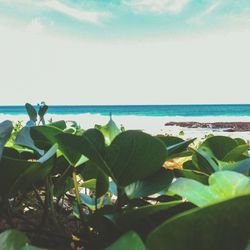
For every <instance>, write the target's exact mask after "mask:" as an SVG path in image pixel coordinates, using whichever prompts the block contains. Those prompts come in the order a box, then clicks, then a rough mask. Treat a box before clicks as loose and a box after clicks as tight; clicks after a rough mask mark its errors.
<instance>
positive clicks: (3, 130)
mask: <svg viewBox="0 0 250 250" xmlns="http://www.w3.org/2000/svg"><path fill="white" fill-rule="evenodd" d="M12 130H13V124H12V122H11V121H8V120H6V121H4V122H2V123H0V160H1V158H2V153H3V148H4V145H5V144H6V142H7V141H8V140H9V138H10V135H11V132H12Z"/></svg>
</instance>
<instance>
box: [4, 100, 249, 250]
mask: <svg viewBox="0 0 250 250" xmlns="http://www.w3.org/2000/svg"><path fill="white" fill-rule="evenodd" d="M26 109H27V112H28V115H29V117H30V121H29V122H28V123H27V125H26V126H25V127H23V128H22V129H21V130H20V131H19V130H18V132H17V131H14V133H15V138H16V139H15V141H14V143H8V140H11V139H9V138H13V137H12V135H13V134H11V132H12V130H13V125H12V123H11V122H10V121H5V122H3V123H1V124H0V158H1V161H0V209H1V213H2V214H4V215H6V217H8V218H9V220H11V217H12V216H14V215H15V211H17V210H18V209H19V210H20V208H19V207H18V206H17V205H16V203H17V202H16V201H18V200H19V199H24V200H22V203H25V201H29V196H32V195H33V196H34V194H35V197H36V199H37V203H39V204H40V209H41V210H42V213H40V214H41V215H40V216H41V218H37V220H38V221H42V223H40V224H39V223H38V225H37V226H35V227H34V229H33V230H34V231H35V230H37V231H38V232H39V233H40V232H42V230H41V227H42V228H43V229H44V228H45V226H46V225H47V226H48V225H49V226H50V227H52V231H50V233H53V230H54V231H55V232H56V234H60V236H61V237H65V238H67V237H68V236H69V235H68V234H67V233H66V228H64V227H63V226H62V225H63V223H62V221H61V218H62V216H63V215H65V214H67V213H68V210H67V206H70V207H71V208H72V209H71V210H70V216H71V217H72V218H74V220H75V221H77V222H79V223H80V224H81V228H82V229H81V230H80V231H79V232H77V233H78V234H77V235H78V236H77V238H78V241H79V242H80V243H81V244H82V246H84V247H85V248H86V249H104V248H107V249H112V250H114V249H141V250H143V249H149V250H150V249H170V250H175V249H192V250H193V249H194V250H195V249H197V250H198V249H199V250H200V249H232V250H233V249H237V250H245V249H246V248H247V245H248V243H249V240H250V227H249V219H250V217H249V209H250V179H249V169H250V158H249V153H248V149H249V145H248V144H247V143H246V142H245V141H244V140H242V139H232V138H230V137H224V136H211V137H208V138H207V139H205V141H204V142H202V143H201V144H200V145H199V146H198V147H197V148H195V147H194V145H193V141H194V139H190V140H187V141H185V140H183V139H181V138H178V137H153V136H151V135H148V134H146V133H143V132H141V131H133V130H130V131H121V130H120V129H119V128H118V127H117V126H116V125H115V123H114V121H113V120H112V119H110V121H109V122H108V124H107V125H105V126H100V125H98V126H96V128H93V129H88V130H86V131H84V130H82V129H81V128H80V127H79V126H68V125H67V123H66V122H65V121H58V122H55V123H49V124H45V119H44V114H45V113H46V111H47V106H44V105H43V106H42V107H40V109H39V111H38V112H37V111H36V110H35V109H34V108H33V107H32V106H31V105H30V104H26ZM38 117H39V118H38ZM37 120H38V121H37ZM40 124H42V125H40ZM180 159H181V160H182V162H183V164H182V166H181V167H178V168H171V169H169V168H167V167H166V166H167V163H169V162H171V163H173V162H175V161H178V160H180ZM163 166H165V167H163ZM25 199H26V200H25ZM22 209H24V208H22ZM72 234H73V232H72ZM32 243H33V244H36V242H32ZM45 243H46V242H45ZM68 243H69V242H68ZM80 243H79V244H80ZM29 244H30V242H29V239H28V238H27V236H25V234H23V233H21V232H19V231H16V230H15V229H13V230H8V231H5V232H2V233H1V234H0V245H1V246H4V247H5V248H4V247H2V248H1V249H13V250H15V249H38V248H35V247H32V246H30V245H29ZM39 246H41V244H40V245H39ZM44 246H45V247H48V246H47V245H44Z"/></svg>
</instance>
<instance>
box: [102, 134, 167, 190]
mask: <svg viewBox="0 0 250 250" xmlns="http://www.w3.org/2000/svg"><path fill="white" fill-rule="evenodd" d="M166 157H167V151H166V149H165V145H164V144H163V143H162V142H161V141H160V140H159V139H157V138H154V137H152V136H150V135H148V134H145V133H143V132H140V131H133V130H130V131H126V132H122V133H121V134H119V135H118V136H117V137H116V138H115V139H114V140H113V142H112V143H111V145H110V146H109V147H108V148H107V157H106V161H107V163H108V166H109V168H110V170H111V172H112V174H113V177H114V178H113V179H114V181H115V182H116V184H117V185H118V186H123V187H125V186H127V185H129V184H131V183H133V182H135V181H137V180H142V179H144V178H146V177H147V176H150V175H152V174H154V173H155V172H157V171H158V170H159V169H160V168H161V167H162V165H163V163H164V161H165V159H166Z"/></svg>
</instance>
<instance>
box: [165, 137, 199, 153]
mask: <svg viewBox="0 0 250 250" xmlns="http://www.w3.org/2000/svg"><path fill="white" fill-rule="evenodd" d="M194 140H195V138H194V139H190V140H188V141H183V142H180V143H177V144H174V145H171V146H168V147H167V150H168V154H169V155H174V154H179V153H181V152H182V151H184V150H186V149H187V147H188V146H189V145H190V144H191V143H192V142H193V141H194Z"/></svg>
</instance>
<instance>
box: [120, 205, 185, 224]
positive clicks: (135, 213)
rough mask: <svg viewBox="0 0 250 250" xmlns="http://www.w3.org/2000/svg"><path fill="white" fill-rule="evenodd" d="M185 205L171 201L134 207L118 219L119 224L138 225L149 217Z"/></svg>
mask: <svg viewBox="0 0 250 250" xmlns="http://www.w3.org/2000/svg"><path fill="white" fill-rule="evenodd" d="M181 203H183V201H180V200H178V201H170V202H162V203H158V204H155V205H146V206H142V207H134V208H132V209H131V208H130V209H127V210H125V211H124V213H123V214H122V215H121V216H120V217H118V219H117V221H116V222H117V224H120V225H122V226H125V225H132V224H134V225H135V224H136V223H137V221H139V220H142V219H144V218H147V217H148V216H150V215H152V214H155V213H158V212H160V211H165V210H167V209H169V208H171V207H174V206H177V205H179V204H181Z"/></svg>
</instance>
